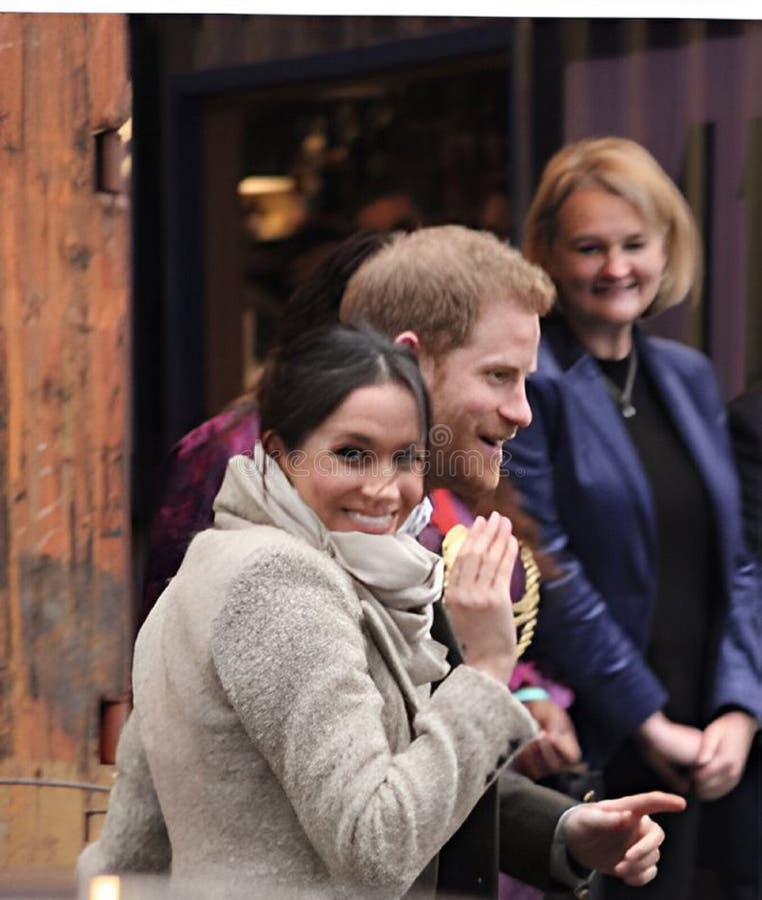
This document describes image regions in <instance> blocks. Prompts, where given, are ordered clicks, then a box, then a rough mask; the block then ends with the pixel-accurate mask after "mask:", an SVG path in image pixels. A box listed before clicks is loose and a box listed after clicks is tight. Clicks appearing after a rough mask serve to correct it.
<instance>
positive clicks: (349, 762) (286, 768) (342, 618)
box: [212, 548, 535, 894]
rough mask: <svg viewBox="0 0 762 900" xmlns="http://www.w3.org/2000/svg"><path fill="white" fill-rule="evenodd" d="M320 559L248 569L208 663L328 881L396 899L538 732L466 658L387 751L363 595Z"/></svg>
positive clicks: (262, 562)
mask: <svg viewBox="0 0 762 900" xmlns="http://www.w3.org/2000/svg"><path fill="white" fill-rule="evenodd" d="M308 551H309V552H308ZM317 556H318V554H317V553H316V552H315V551H311V550H309V548H307V549H305V550H304V551H303V552H300V554H296V553H294V552H292V551H289V552H288V554H286V553H284V551H283V550H281V549H277V550H273V551H269V552H268V553H267V554H266V555H264V556H263V558H260V559H259V560H258V561H257V564H256V565H255V566H252V567H251V568H249V569H247V570H245V571H244V572H243V573H242V574H241V575H240V576H239V577H238V578H237V579H236V581H235V582H234V583H233V584H232V586H231V589H230V591H229V595H228V598H227V601H226V603H225V606H224V608H223V610H222V612H221V613H220V615H219V616H218V618H217V620H216V622H215V628H214V634H213V639H212V657H213V660H214V664H215V666H216V669H217V672H218V675H219V677H220V680H221V683H222V685H223V687H224V689H225V690H226V692H227V694H228V697H229V698H230V701H231V703H232V705H233V707H234V709H235V710H236V711H237V713H238V715H239V717H240V719H241V722H242V724H243V727H244V728H245V729H246V731H247V733H248V734H249V736H250V738H251V740H252V742H253V743H254V745H255V746H256V748H257V750H258V751H259V752H260V753H261V754H262V755H263V756H264V758H265V759H266V760H267V762H268V764H269V766H270V768H271V769H272V771H273V773H274V774H275V777H276V778H277V779H278V781H279V782H280V784H281V786H282V788H283V790H284V792H285V794H286V796H287V797H288V799H289V802H290V803H291V804H292V806H293V808H294V811H295V814H296V816H297V818H298V819H299V822H300V824H301V826H302V828H303V829H304V831H305V833H306V835H307V837H308V838H309V840H310V842H311V843H312V845H313V847H314V848H315V850H316V852H317V853H318V854H319V856H320V857H321V858H322V860H323V861H324V864H325V865H326V867H327V869H328V870H329V871H330V872H331V875H332V878H333V879H334V880H336V881H337V882H341V883H345V884H348V885H355V886H357V888H358V890H362V889H363V888H366V889H368V890H369V889H370V888H371V886H374V887H378V888H392V889H394V890H395V891H398V892H399V893H400V894H401V893H403V892H404V891H405V890H406V889H407V888H408V887H409V886H410V885H411V884H412V882H413V881H414V880H415V878H416V877H417V876H418V874H419V873H420V872H421V871H422V870H423V869H424V867H425V866H426V865H427V863H428V862H429V861H430V860H431V859H432V858H433V857H434V855H435V854H436V853H437V852H438V850H439V848H440V847H441V846H442V844H444V842H445V841H446V840H447V839H448V838H449V837H450V835H452V833H453V832H454V831H455V830H456V829H457V828H458V826H459V825H460V824H461V822H462V821H463V819H464V818H465V817H466V815H467V814H468V812H469V810H470V809H471V808H472V807H473V806H474V804H475V803H476V802H477V800H478V799H479V797H480V796H481V795H482V793H483V792H484V790H485V787H486V786H487V785H488V784H489V783H490V782H491V781H492V780H494V779H495V778H496V776H497V773H498V771H499V770H500V769H501V768H502V766H503V765H504V764H505V763H506V762H507V760H508V759H509V758H510V756H511V755H512V754H513V753H514V752H515V750H516V749H517V748H518V747H519V746H520V745H521V744H523V743H524V742H525V741H526V740H527V739H529V737H531V735H532V734H533V732H534V729H535V726H534V724H533V722H532V720H531V717H529V716H528V714H527V713H526V711H525V710H524V709H523V708H521V704H519V703H517V701H515V700H514V699H513V698H512V696H511V695H510V693H509V691H508V690H507V689H506V688H505V687H504V686H503V685H500V684H499V683H498V682H496V681H494V680H493V679H491V678H490V677H489V676H486V675H484V674H482V673H480V672H478V671H476V670H474V669H472V668H469V667H467V666H460V667H458V668H457V669H456V670H455V671H454V672H453V673H452V674H451V675H450V676H449V677H448V678H446V679H445V681H444V682H443V683H442V684H441V685H440V687H439V688H438V689H437V691H436V692H435V694H434V695H433V696H432V697H431V698H430V699H429V700H427V701H424V702H423V703H422V705H421V707H420V709H419V711H418V713H417V714H416V715H415V717H414V719H413V722H412V739H411V742H410V743H409V745H408V746H407V747H406V748H404V749H402V750H401V751H397V752H395V751H394V750H393V749H392V747H391V746H390V741H389V736H388V735H387V733H386V731H385V729H384V726H383V721H382V712H383V706H384V697H383V696H382V695H381V693H380V692H379V690H378V688H377V687H376V685H375V683H374V681H373V680H372V678H371V676H370V674H369V669H368V657H367V647H366V642H365V637H364V634H363V630H362V626H361V618H360V616H361V613H360V606H359V603H358V601H357V598H356V597H355V596H354V593H353V592H352V591H351V590H350V588H349V585H348V583H347V582H346V580H345V576H344V575H343V573H342V572H341V571H340V570H338V569H335V567H333V566H330V567H329V566H327V565H326V564H325V562H324V561H322V560H323V557H322V556H321V561H320V562H318V560H317V559H316V558H315V557H317Z"/></svg>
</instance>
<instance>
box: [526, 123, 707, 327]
mask: <svg viewBox="0 0 762 900" xmlns="http://www.w3.org/2000/svg"><path fill="white" fill-rule="evenodd" d="M583 187H599V188H602V189H603V190H605V191H608V192H609V193H610V194H614V195H616V196H617V197H621V198H622V199H623V200H626V201H627V202H628V203H630V204H632V206H634V207H635V209H636V210H637V211H638V212H639V213H640V215H641V216H642V217H643V219H644V220H645V221H646V222H648V223H650V224H651V225H653V226H655V227H656V228H658V229H659V230H660V231H661V232H662V234H663V235H664V248H665V253H666V257H667V262H666V266H665V269H664V275H663V277H662V281H661V285H660V287H659V292H658V293H657V295H656V298H655V299H654V301H653V303H652V304H651V306H650V307H649V309H648V310H646V312H645V315H651V314H653V313H656V312H659V311H660V310H662V309H666V308H667V307H668V306H673V305H674V304H676V303H680V302H681V301H682V300H684V299H685V297H686V295H687V294H688V291H689V290H690V289H691V287H693V288H694V289H695V290H696V292H698V287H699V285H700V281H701V242H700V239H699V233H698V229H697V228H696V223H695V221H694V218H693V214H692V213H691V210H690V207H689V206H688V204H687V202H686V200H685V198H684V197H683V195H682V194H681V193H680V191H679V190H678V188H677V186H676V185H675V183H674V182H673V181H672V179H671V178H670V177H669V175H667V173H666V172H665V171H664V169H662V167H661V166H660V165H659V163H658V162H657V161H656V160H655V159H654V158H653V156H651V154H650V153H649V152H648V150H646V149H645V147H642V146H641V145H640V144H638V143H636V142H635V141H631V140H629V139H628V138H622V137H602V138H587V139H585V140H582V141H576V142H574V143H572V144H567V145H566V146H565V147H562V148H561V149H560V150H559V151H558V152H557V153H556V154H555V155H554V156H552V157H551V158H550V160H549V161H548V163H547V165H546V166H545V169H544V171H543V173H542V176H541V178H540V184H539V186H538V188H537V191H536V192H535V195H534V198H533V199H532V202H531V204H530V206H529V211H528V212H527V216H526V220H525V223H524V253H525V254H526V256H527V258H528V259H531V260H532V262H535V263H537V264H538V265H540V266H542V267H543V268H544V269H548V270H550V269H552V265H551V261H552V258H553V243H554V241H555V239H556V236H557V231H558V212H559V210H560V209H561V207H562V205H563V204H564V202H565V201H566V199H567V198H568V197H569V195H570V194H571V193H572V192H573V191H575V190H577V188H583Z"/></svg>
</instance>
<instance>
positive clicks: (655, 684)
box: [504, 374, 667, 748]
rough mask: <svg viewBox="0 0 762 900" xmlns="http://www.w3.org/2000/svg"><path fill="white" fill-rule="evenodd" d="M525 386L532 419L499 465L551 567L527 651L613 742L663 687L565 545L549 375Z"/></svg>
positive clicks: (555, 401)
mask: <svg viewBox="0 0 762 900" xmlns="http://www.w3.org/2000/svg"><path fill="white" fill-rule="evenodd" d="M527 393H528V397H529V402H530V406H531V407H532V415H533V419H532V424H531V425H530V426H529V427H528V428H526V429H524V430H522V431H521V432H520V433H519V435H518V437H516V438H515V439H514V440H513V441H511V443H510V444H509V445H508V448H507V450H508V451H509V453H510V458H509V459H507V460H506V464H505V466H504V468H505V469H507V473H510V475H511V477H513V476H514V475H515V476H516V478H517V481H516V483H517V486H518V488H519V490H520V492H521V495H522V499H523V501H524V506H525V508H526V510H527V512H528V513H529V514H530V515H531V516H533V517H534V519H535V520H536V521H537V523H538V525H539V527H540V531H541V540H542V549H543V551H544V552H546V553H548V554H549V556H550V557H551V558H552V559H553V561H554V563H555V564H556V566H557V569H558V571H559V574H558V575H557V576H556V577H554V578H552V579H550V580H548V581H546V582H545V583H544V584H543V589H542V600H541V603H540V610H539V616H538V625H537V631H536V633H535V637H534V641H533V645H532V646H531V648H530V653H531V655H532V656H534V657H535V658H536V659H539V660H543V661H549V662H550V663H552V667H553V676H554V677H556V678H557V679H558V680H559V681H561V682H562V683H564V684H568V685H569V686H570V687H572V688H573V690H574V692H575V695H576V698H577V699H576V703H577V708H578V710H579V708H580V707H582V708H583V709H584V715H585V718H586V719H588V720H589V722H590V725H591V726H592V728H593V729H594V730H595V731H596V733H597V735H598V741H597V743H599V746H601V747H604V746H608V747H611V748H613V747H614V746H616V745H617V744H618V743H620V742H621V741H622V740H623V739H624V738H626V737H627V736H629V735H631V734H632V733H633V732H634V731H635V730H636V729H637V728H638V726H639V725H640V724H641V723H642V722H643V721H644V720H645V719H647V718H648V716H650V715H651V714H652V713H654V712H656V711H657V710H659V709H661V707H662V706H663V705H664V703H665V701H666V699H667V695H666V691H665V690H664V687H663V686H662V685H661V683H660V681H659V680H658V678H657V677H656V675H655V674H654V673H653V672H652V671H651V669H650V667H649V666H648V664H647V663H646V661H645V659H644V658H643V655H642V653H641V652H640V650H639V648H638V647H637V646H636V644H635V643H634V642H633V641H632V640H631V638H630V637H629V636H628V635H627V634H626V633H625V631H624V630H623V629H622V627H621V626H620V625H619V624H618V622H616V620H615V619H614V617H613V616H612V615H611V612H610V610H609V606H608V604H607V602H606V599H605V598H604V597H603V596H602V595H601V593H600V592H599V591H598V590H597V589H596V588H595V586H594V585H593V584H592V583H591V581H590V579H589V577H588V575H587V573H586V572H585V569H584V567H583V565H582V563H581V561H580V560H579V558H578V557H577V556H576V555H575V553H574V550H573V548H572V547H571V546H570V539H569V535H568V533H567V531H566V528H565V525H564V522H563V519H562V516H561V514H560V512H559V509H558V504H557V499H556V486H557V483H558V480H559V479H562V478H563V473H562V472H559V471H557V468H558V465H557V461H556V455H557V447H558V444H559V441H561V440H563V439H564V436H563V434H562V427H561V424H560V422H561V412H560V398H559V396H558V388H557V386H556V384H555V383H554V379H553V378H552V377H550V376H545V375H542V374H540V375H537V376H535V377H533V378H532V379H530V381H529V383H528V384H527Z"/></svg>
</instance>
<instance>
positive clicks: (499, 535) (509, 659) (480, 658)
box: [444, 512, 519, 684]
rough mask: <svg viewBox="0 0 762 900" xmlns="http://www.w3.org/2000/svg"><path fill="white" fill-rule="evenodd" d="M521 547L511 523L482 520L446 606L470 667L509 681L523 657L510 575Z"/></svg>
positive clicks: (455, 569) (494, 517) (458, 561)
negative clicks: (516, 624)
mask: <svg viewBox="0 0 762 900" xmlns="http://www.w3.org/2000/svg"><path fill="white" fill-rule="evenodd" d="M518 550H519V545H518V541H517V540H516V538H515V537H514V536H513V528H512V525H511V521H510V519H507V518H506V517H505V516H501V515H500V514H499V513H497V512H493V513H492V514H491V515H490V517H489V518H488V519H484V518H483V517H482V516H477V517H476V519H475V520H474V524H473V525H472V526H471V528H470V530H469V532H468V536H467V537H466V539H465V540H464V542H463V544H462V546H461V548H460V550H459V551H458V555H457V557H456V558H455V561H454V563H453V564H452V567H451V568H450V570H449V572H448V577H447V586H446V588H445V595H444V599H445V604H446V607H447V611H448V613H449V616H450V621H451V623H452V627H453V630H454V631H455V634H456V636H457V638H458V640H459V642H460V645H461V649H462V651H463V660H464V662H465V663H466V665H469V666H472V667H473V668H475V669H480V670H481V671H483V672H485V673H487V674H488V675H491V676H492V677H493V678H496V679H497V680H498V681H501V682H503V683H506V684H507V683H508V681H509V680H510V677H511V674H512V673H513V669H514V666H515V665H516V660H517V658H518V653H517V649H516V626H515V624H514V621H513V610H512V607H511V575H512V574H513V566H514V564H515V562H516V557H517V556H518Z"/></svg>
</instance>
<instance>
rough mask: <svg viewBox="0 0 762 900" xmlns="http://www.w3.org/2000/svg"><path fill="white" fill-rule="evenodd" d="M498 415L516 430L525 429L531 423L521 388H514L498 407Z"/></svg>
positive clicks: (529, 411) (527, 403)
mask: <svg viewBox="0 0 762 900" xmlns="http://www.w3.org/2000/svg"><path fill="white" fill-rule="evenodd" d="M500 415H501V416H502V417H503V418H504V419H505V420H506V421H507V422H510V423H511V424H512V425H515V426H516V427H517V428H527V427H528V426H529V425H530V423H531V422H532V410H531V408H530V406H529V400H527V394H526V391H525V390H524V388H523V386H522V387H520V388H516V389H515V390H514V391H512V392H511V394H510V395H509V396H508V397H507V398H506V399H505V401H504V402H503V404H502V405H501V407H500Z"/></svg>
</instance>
